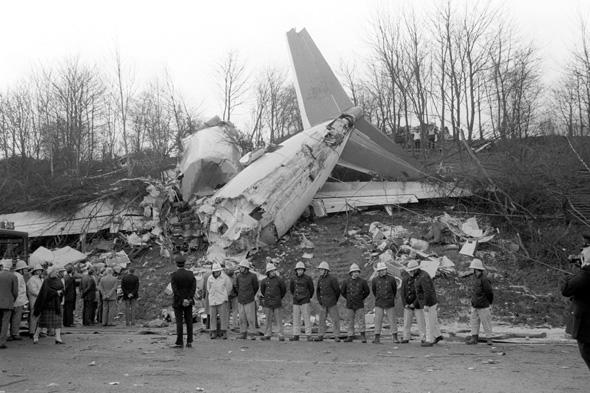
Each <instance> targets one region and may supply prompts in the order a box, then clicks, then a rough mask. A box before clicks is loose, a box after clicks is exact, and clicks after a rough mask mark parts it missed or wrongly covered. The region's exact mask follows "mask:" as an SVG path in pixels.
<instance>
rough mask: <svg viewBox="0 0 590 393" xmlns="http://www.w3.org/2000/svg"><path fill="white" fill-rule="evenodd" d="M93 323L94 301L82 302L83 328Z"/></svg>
mask: <svg viewBox="0 0 590 393" xmlns="http://www.w3.org/2000/svg"><path fill="white" fill-rule="evenodd" d="M93 323H94V300H84V308H83V309H82V324H83V325H84V326H88V325H92V324H93Z"/></svg>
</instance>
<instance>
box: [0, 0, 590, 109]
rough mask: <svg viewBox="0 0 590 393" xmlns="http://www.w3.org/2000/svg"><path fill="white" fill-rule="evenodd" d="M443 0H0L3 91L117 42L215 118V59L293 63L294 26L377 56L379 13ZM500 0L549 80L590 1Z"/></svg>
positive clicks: (337, 51) (99, 57)
mask: <svg viewBox="0 0 590 393" xmlns="http://www.w3.org/2000/svg"><path fill="white" fill-rule="evenodd" d="M434 1H435V0H431V1H428V0H415V1H413V2H410V1H393V0H392V1H383V0H290V1H282V0H274V1H271V0H259V1H258V0H249V1H246V0H241V1H240V0H207V1H198V0H192V1H181V0H167V1H152V0H143V1H135V0H100V1H99V0H95V1H87V0H75V1H74V0H71V1H68V0H45V1H42V0H39V1H32V0H18V1H17V0H0V15H1V19H0V37H1V38H0V40H1V41H0V42H2V45H1V48H2V54H1V55H0V89H1V90H4V89H6V88H7V87H10V86H12V85H14V84H15V83H16V82H17V81H18V80H20V79H21V78H23V77H25V76H26V75H28V74H29V73H30V72H31V70H32V69H34V68H35V67H37V66H40V65H41V66H51V65H53V64H55V63H57V62H59V61H62V60H63V59H65V58H68V57H73V56H79V57H80V59H81V60H82V61H84V62H89V63H99V64H101V65H103V68H106V66H107V65H109V66H112V63H113V60H112V58H113V56H112V54H113V52H114V51H115V49H116V48H117V47H118V48H119V50H120V53H121V56H122V58H123V61H124V62H125V63H127V64H128V65H130V66H133V68H134V69H135V72H136V74H137V77H138V79H139V81H141V80H145V79H148V78H151V77H154V76H157V75H162V74H163V72H164V71H163V70H164V69H167V70H168V73H169V74H170V75H171V77H172V79H173V80H174V82H175V84H176V86H177V87H178V89H179V90H180V91H181V92H182V94H183V95H184V96H185V98H186V99H187V102H188V103H189V104H190V105H191V106H193V107H198V108H199V111H200V114H201V116H202V117H203V118H208V117H211V116H213V115H215V114H220V112H221V103H220V101H221V100H220V96H219V93H218V89H217V88H216V82H215V79H214V74H215V65H216V64H217V63H219V62H220V60H221V58H222V57H223V55H224V54H226V53H227V52H228V51H230V50H237V51H238V52H239V53H240V55H241V56H242V57H243V58H244V59H245V60H247V63H248V66H249V68H250V69H251V70H253V72H255V70H257V69H261V68H263V67H264V66H265V65H271V66H275V65H276V66H283V67H288V66H289V55H288V52H287V44H286V38H285V33H286V31H288V30H289V29H291V28H293V27H295V28H297V29H298V30H299V29H301V28H303V27H306V28H307V29H308V31H309V32H310V34H311V36H312V38H313V39H314V40H315V42H316V44H317V45H318V47H319V48H320V50H321V51H322V53H323V54H324V56H325V57H326V59H327V60H328V62H329V63H330V65H331V66H332V68H334V69H337V68H338V66H339V64H340V62H341V61H343V60H344V61H350V60H352V59H353V58H357V59H362V58H363V57H365V56H367V55H368V53H369V48H368V45H367V41H366V37H367V34H368V32H369V30H370V21H371V20H372V19H374V17H375V15H376V13H377V12H378V11H379V10H381V9H384V8H395V7H398V6H400V5H403V4H413V5H414V7H424V8H431V7H432V3H433V2H434ZM472 2H473V1H472ZM492 3H493V4H502V5H504V7H505V9H506V11H507V14H508V15H509V16H510V17H511V18H513V20H514V22H515V24H516V25H517V26H518V28H519V29H520V31H521V33H522V36H523V38H525V39H527V40H534V42H535V44H536V45H537V46H538V47H539V49H540V50H541V52H540V53H541V55H542V57H543V60H544V72H545V74H546V78H547V80H549V79H551V78H553V77H554V76H555V75H557V73H558V71H559V67H560V64H562V63H561V61H563V59H564V58H565V56H567V50H568V49H569V48H571V47H572V46H573V45H574V42H573V41H574V39H575V38H577V36H576V33H577V32H578V25H579V15H580V14H583V15H585V16H586V17H587V20H588V17H589V16H590V1H589V0H585V1H583V0H555V1H552V0H512V1H501V0H497V1H492ZM241 116H244V114H242V115H241ZM244 118H245V116H244Z"/></svg>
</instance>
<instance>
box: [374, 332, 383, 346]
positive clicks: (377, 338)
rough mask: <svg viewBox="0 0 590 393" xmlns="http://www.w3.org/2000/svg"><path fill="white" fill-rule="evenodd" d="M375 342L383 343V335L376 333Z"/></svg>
mask: <svg viewBox="0 0 590 393" xmlns="http://www.w3.org/2000/svg"><path fill="white" fill-rule="evenodd" d="M373 344H381V335H380V334H375V338H374V339H373Z"/></svg>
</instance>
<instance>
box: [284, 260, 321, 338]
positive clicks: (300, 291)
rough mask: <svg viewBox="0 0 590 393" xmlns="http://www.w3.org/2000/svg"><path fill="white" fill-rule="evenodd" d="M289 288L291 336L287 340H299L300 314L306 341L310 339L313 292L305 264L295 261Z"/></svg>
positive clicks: (311, 281)
mask: <svg viewBox="0 0 590 393" xmlns="http://www.w3.org/2000/svg"><path fill="white" fill-rule="evenodd" d="M289 290H290V291H291V295H292V296H293V337H291V338H290V339H289V341H299V334H301V316H302V315H303V323H304V325H305V335H306V336H307V341H311V318H310V310H309V307H310V301H311V298H312V297H313V293H314V292H315V290H314V287H313V280H312V279H311V277H309V276H308V275H307V274H305V264H304V263H303V262H297V264H296V265H295V278H293V279H292V280H291V283H290V285H289Z"/></svg>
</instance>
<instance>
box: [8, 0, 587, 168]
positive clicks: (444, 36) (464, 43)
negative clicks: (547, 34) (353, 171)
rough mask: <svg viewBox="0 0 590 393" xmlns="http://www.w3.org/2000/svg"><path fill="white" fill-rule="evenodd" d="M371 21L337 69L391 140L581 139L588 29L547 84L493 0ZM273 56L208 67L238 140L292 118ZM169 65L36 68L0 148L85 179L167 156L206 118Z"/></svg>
mask: <svg viewBox="0 0 590 393" xmlns="http://www.w3.org/2000/svg"><path fill="white" fill-rule="evenodd" d="M377 15H378V16H376V17H375V18H373V19H372V20H370V21H367V22H366V24H367V30H368V31H370V34H369V36H368V37H366V38H367V44H368V45H370V46H371V55H370V57H369V58H363V59H355V60H354V61H349V62H346V63H343V65H342V66H341V67H340V70H339V71H340V79H341V81H342V83H343V85H344V86H345V88H346V89H347V91H348V93H349V94H350V96H351V99H352V101H353V102H354V104H355V105H359V106H361V107H362V108H363V109H364V111H365V114H366V116H367V117H368V118H369V119H370V120H371V121H372V122H373V123H374V124H376V125H377V126H378V127H379V128H380V129H381V130H383V131H384V132H385V133H387V134H389V135H391V136H392V137H393V138H396V139H399V141H401V142H407V141H408V139H409V138H410V131H411V129H412V126H417V128H418V129H419V131H420V132H421V133H422V136H423V137H424V136H425V134H426V133H428V130H429V129H430V128H432V127H434V126H436V128H437V129H438V131H439V135H440V137H444V138H448V139H450V140H456V141H458V140H461V139H465V140H467V141H472V140H475V139H490V138H499V139H504V140H510V139H512V138H518V139H522V138H527V137H529V136H533V135H539V134H550V133H565V134H567V135H570V136H577V135H589V126H590V34H589V33H588V31H587V26H586V24H585V22H584V21H581V23H580V25H581V27H580V32H579V42H578V43H577V44H576V45H575V47H574V48H573V49H572V51H571V53H570V56H569V59H567V60H566V64H565V65H564V67H563V71H562V75H561V79H560V80H559V81H558V82H557V83H555V85H554V86H553V87H548V86H545V85H544V83H543V82H544V81H543V80H542V75H541V71H540V70H541V65H542V61H541V58H540V53H539V50H538V48H537V47H536V46H535V43H534V42H533V41H526V40H523V39H522V38H521V34H520V32H519V31H518V29H517V28H516V27H515V26H514V25H513V24H511V23H510V22H509V18H508V16H507V15H506V13H505V12H504V11H503V10H502V9H500V8H495V7H493V6H491V5H489V4H487V3H486V4H484V3H481V2H476V3H471V2H470V4H469V7H467V6H465V7H460V6H457V5H455V4H454V3H452V2H437V3H436V5H435V6H434V7H433V8H432V9H430V10H427V11H418V10H417V9H413V8H408V9H406V10H404V11H403V12H398V13H393V12H387V11H380V12H379V13H378V14H377ZM288 75H289V73H288V72H287V71H286V70H283V69H281V68H280V67H276V66H274V65H272V64H270V65H268V67H267V68H266V69H264V70H260V71H258V72H251V71H249V69H248V67H247V59H243V58H241V57H240V56H239V55H238V53H237V52H235V51H231V52H229V53H227V55H226V56H225V57H224V58H223V59H221V61H220V62H219V63H218V64H217V66H216V72H215V78H216V80H217V81H218V86H219V92H220V99H219V103H220V105H219V114H220V115H221V116H222V120H224V121H232V120H233V119H234V118H235V113H236V110H238V108H240V109H241V110H243V111H244V110H245V111H247V112H248V113H249V114H250V120H249V121H248V122H247V123H246V124H238V125H237V126H238V127H237V128H238V129H239V131H240V133H241V135H242V139H243V140H242V142H243V145H244V146H245V147H246V148H253V147H256V146H262V145H265V144H269V143H270V144H272V143H276V142H277V141H281V140H283V139H284V138H285V137H287V136H288V135H290V134H292V133H294V132H297V131H299V130H300V129H301V128H302V122H301V116H300V113H299V109H298V105H297V98H296V93H295V88H294V86H293V83H292V81H291V80H290V78H289V76H288ZM203 120H206V119H201V118H200V117H199V115H198V113H197V111H196V110H195V109H194V108H191V107H190V106H189V105H187V103H186V101H185V99H184V98H183V97H182V94H180V92H179V91H178V89H176V88H175V84H174V82H173V80H172V78H171V77H170V76H169V75H168V74H165V75H164V76H163V77H159V78H154V79H152V80H150V81H148V82H146V83H143V84H141V85H140V84H139V83H138V82H137V80H136V78H135V75H134V73H133V72H132V71H131V69H130V67H128V66H125V65H124V64H123V62H122V60H121V55H120V54H119V53H118V52H116V53H115V55H114V56H113V59H112V61H111V64H109V65H108V66H102V67H99V66H96V65H89V64H85V63H82V62H81V61H80V60H78V59H76V58H73V59H67V60H65V61H64V62H62V63H61V64H60V65H57V66H55V67H51V68H42V69H39V70H38V71H36V72H34V73H33V74H32V75H31V76H30V77H29V78H27V79H26V80H24V81H20V82H18V83H15V84H14V85H13V86H11V87H10V88H8V89H6V90H5V91H3V92H1V93H0V157H1V158H15V157H20V158H23V159H24V158H34V159H44V160H48V162H49V165H50V167H51V169H52V171H53V170H54V169H55V168H65V169H67V170H69V171H70V172H72V173H75V174H78V175H81V173H80V167H81V163H84V162H89V161H94V160H98V161H100V160H113V159H116V158H117V157H122V156H127V155H130V154H134V153H138V152H150V153H151V154H154V155H156V156H161V157H169V156H174V155H179V153H180V152H181V151H182V139H183V138H184V137H185V136H187V135H189V134H190V133H192V132H195V131H197V130H198V129H199V128H201V127H203Z"/></svg>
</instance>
